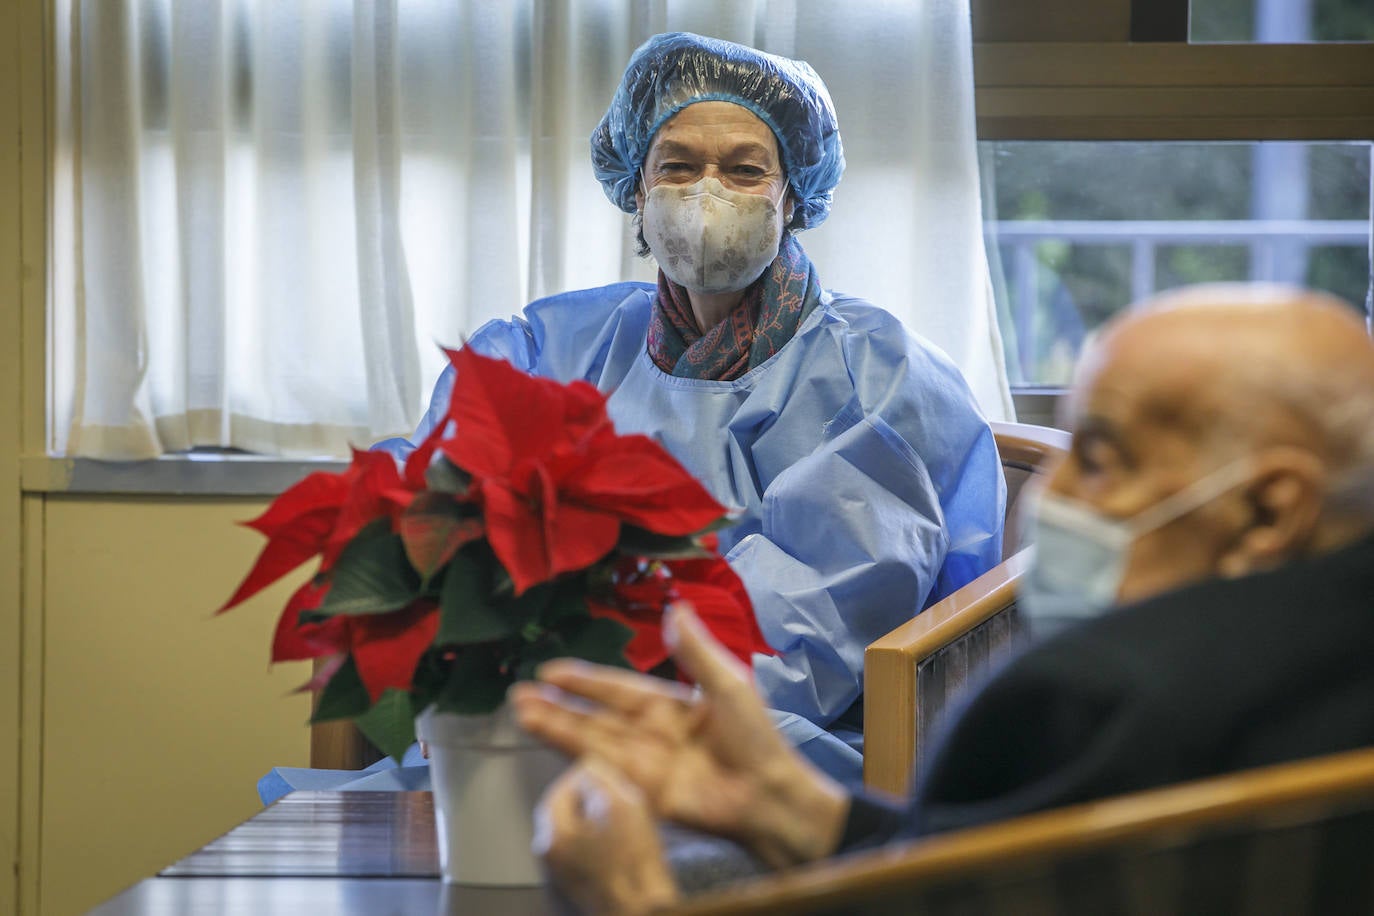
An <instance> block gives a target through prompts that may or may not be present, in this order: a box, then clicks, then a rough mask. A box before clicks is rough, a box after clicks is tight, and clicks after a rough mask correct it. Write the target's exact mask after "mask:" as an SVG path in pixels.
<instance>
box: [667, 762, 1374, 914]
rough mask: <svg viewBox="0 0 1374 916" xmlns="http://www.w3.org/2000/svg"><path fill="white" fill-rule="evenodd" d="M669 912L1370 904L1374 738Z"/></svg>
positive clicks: (1353, 908) (955, 836)
mask: <svg viewBox="0 0 1374 916" xmlns="http://www.w3.org/2000/svg"><path fill="white" fill-rule="evenodd" d="M665 912H667V913H671V914H672V916H698V914H706V913H713V914H719V916H745V914H757V916H763V914H787V916H800V914H841V913H843V914H847V916H853V914H889V913H890V914H898V913H900V914H907V913H922V914H933V916H944V914H956V913H957V914H968V913H978V914H988V916H998V914H1027V913H1037V914H1038V913H1093V914H1099V913H1123V914H1124V913H1131V914H1154V913H1227V914H1298V913H1314V914H1332V913H1371V912H1374V748H1366V749H1362V750H1358V751H1350V752H1347V753H1343V754H1333V755H1331V756H1328V757H1318V758H1312V759H1310V760H1306V761H1301V762H1298V763H1288V764H1282V765H1279V766H1273V767H1266V768H1263V769H1257V770H1249V771H1246V772H1241V773H1234V774H1230V775H1227V776H1220V777H1214V778H1211V779H1205V780H1200V781H1197V782H1191V783H1183V784H1180V785H1177V786H1170V787H1167V788H1163V789H1153V790H1150V791H1146V792H1139V793H1134V794H1131V795H1123V796H1118V797H1116V798H1111V799H1106V800H1103V801H1099V802H1092V803H1089V804H1084V805H1075V806H1073V807H1068V808H1062V809H1059V810H1055V811H1047V812H1044V813H1041V814H1034V815H1030V816H1027V817H1021V818H1016V819H1014V820H1009V821H1005V822H1002V823H1000V824H992V825H988V826H984V827H976V828H972V829H969V830H962V831H957V832H953V833H949V834H944V835H942V836H936V837H930V838H927V839H924V840H919V841H915V842H912V843H907V844H904V845H899V846H891V847H886V848H884V849H881V850H877V851H874V852H871V853H864V854H860V855H855V856H851V857H848V858H844V859H835V860H832V861H830V862H828V863H822V864H818V865H814V866H810V867H807V868H802V869H796V870H793V871H790V872H785V873H780V874H778V875H774V876H769V877H767V878H762V879H754V880H751V881H748V882H745V883H741V884H739V885H736V886H733V887H730V888H723V889H721V890H719V891H713V892H711V893H710V894H709V895H702V896H699V897H695V898H693V899H692V900H691V901H689V902H688V903H686V904H685V905H681V906H678V907H675V908H672V909H670V910H668V911H665Z"/></svg>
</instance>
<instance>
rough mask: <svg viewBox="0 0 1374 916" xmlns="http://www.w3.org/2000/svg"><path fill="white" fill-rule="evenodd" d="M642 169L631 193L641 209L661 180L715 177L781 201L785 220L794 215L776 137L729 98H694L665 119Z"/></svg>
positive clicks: (685, 181)
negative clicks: (706, 99)
mask: <svg viewBox="0 0 1374 916" xmlns="http://www.w3.org/2000/svg"><path fill="white" fill-rule="evenodd" d="M643 174H644V180H643V182H642V183H641V185H640V189H639V191H638V192H637V193H636V194H635V204H636V206H638V207H639V208H640V209H641V210H642V209H643V208H644V195H645V193H646V192H647V191H649V190H651V189H653V188H654V187H656V186H658V185H660V184H667V185H690V184H695V183H696V182H697V181H700V180H701V179H702V178H715V179H716V180H717V181H719V182H720V183H721V184H723V185H724V186H725V187H726V188H728V189H730V190H732V191H738V192H740V193H743V194H759V195H762V196H765V197H768V198H769V199H770V200H772V201H773V202H774V203H776V204H781V205H782V206H780V207H779V209H781V210H782V211H783V224H784V225H786V224H787V223H788V222H790V221H791V219H792V201H791V198H790V196H789V195H788V194H787V176H786V175H785V174H784V173H783V168H782V157H781V156H780V155H779V154H778V141H777V138H776V137H774V136H773V131H772V130H770V129H769V128H768V125H767V124H764V123H763V121H761V120H759V118H758V117H757V116H755V115H754V113H753V112H751V111H749V110H748V109H747V108H743V107H741V106H739V105H735V104H733V103H732V102H697V103H695V104H693V105H688V106H687V107H686V108H684V109H682V110H681V111H679V112H678V113H677V114H675V115H673V117H671V118H669V119H668V120H667V122H665V123H664V125H663V126H662V127H660V128H659V129H658V133H656V134H655V135H654V140H653V143H652V144H651V145H650V146H649V154H648V155H647V156H646V157H645V158H644V173H643ZM784 197H787V201H786V203H785V204H783V198H784Z"/></svg>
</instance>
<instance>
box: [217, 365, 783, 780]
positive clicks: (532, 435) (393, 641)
mask: <svg viewBox="0 0 1374 916" xmlns="http://www.w3.org/2000/svg"><path fill="white" fill-rule="evenodd" d="M447 352H448V356H449V360H450V361H451V363H452V364H453V367H454V370H455V373H456V374H455V381H454V385H453V393H452V395H451V396H450V400H449V408H448V413H447V415H446V418H445V420H444V422H442V423H440V424H438V426H437V427H436V428H435V430H434V431H433V433H431V434H430V435H429V436H428V437H427V438H425V440H424V441H423V442H421V443H420V444H419V445H418V447H417V448H416V449H415V450H414V451H413V452H411V453H410V455H409V456H408V457H407V458H406V459H405V462H404V464H400V463H399V462H398V461H397V460H396V459H394V458H393V457H392V456H391V455H390V454H387V453H384V452H370V451H355V452H354V453H353V460H352V462H351V464H350V465H349V467H348V468H347V470H345V471H343V472H342V473H329V472H317V473H314V474H310V475H309V476H307V477H306V478H304V479H303V480H301V481H300V482H299V483H297V484H296V485H295V486H293V487H291V488H290V489H288V490H286V491H285V492H284V493H282V494H281V495H280V496H279V497H277V498H276V499H275V500H274V501H273V502H272V504H271V505H270V506H269V507H268V509H267V511H266V512H264V513H263V514H262V515H261V516H259V517H258V518H256V519H254V520H253V521H251V522H247V523H246V524H247V525H248V526H249V527H251V528H253V529H255V530H257V531H258V532H260V533H261V534H262V535H264V536H265V537H266V538H267V544H266V546H265V547H264V548H263V549H262V552H261V554H260V555H259V556H258V558H257V562H256V563H255V564H254V565H253V567H252V569H251V570H250V571H249V573H248V575H247V577H246V578H245V579H244V580H243V582H242V584H240V585H239V587H238V589H237V590H236V591H235V592H234V594H233V596H232V597H231V598H230V599H229V600H228V602H226V603H225V605H224V606H223V607H222V608H220V611H225V610H228V609H229V608H231V607H234V606H235V605H237V604H239V603H241V602H243V601H244V600H246V599H247V598H249V597H251V596H253V595H255V594H257V593H258V592H259V591H261V590H262V589H263V588H265V587H267V586H268V585H270V584H272V583H273V582H276V581H277V580H278V579H280V578H281V577H282V576H284V575H286V574H287V573H289V572H291V571H292V570H294V569H296V568H297V567H299V566H300V565H301V564H303V563H306V562H307V561H310V560H312V559H315V558H318V560H319V566H318V569H317V571H316V572H315V574H314V575H313V576H312V577H311V578H310V579H309V580H308V581H307V582H306V583H305V584H304V585H302V586H301V587H300V588H299V589H297V590H296V592H295V593H294V594H293V595H292V596H291V598H290V599H289V600H288V601H287V604H286V607H285V609H284V610H283V611H282V615H281V619H280V620H279V621H278V623H277V628H276V635H275V637H274V639H273V643H272V660H273V661H274V662H279V661H292V660H300V659H310V658H324V659H327V662H326V663H325V664H324V665H322V666H321V667H320V668H319V670H318V673H317V674H316V676H315V677H314V678H313V679H312V680H311V681H310V682H309V683H308V684H306V685H305V687H304V688H302V689H310V690H316V691H319V692H320V696H319V700H318V702H317V703H316V710H315V714H314V717H313V719H312V721H315V722H319V721H327V720H331V719H340V718H351V719H353V720H354V721H355V722H356V723H357V725H358V727H359V728H360V729H361V730H362V732H363V733H364V734H365V735H367V736H368V738H370V739H371V740H372V741H373V743H375V744H376V745H377V746H378V747H379V748H381V749H382V751H383V752H385V753H387V754H389V755H391V756H393V757H397V758H399V757H400V755H401V754H402V753H403V752H404V751H405V748H406V747H407V746H409V744H410V743H411V742H412V741H413V740H414V737H415V727H414V718H415V716H416V715H418V714H419V713H420V712H421V711H423V710H424V709H425V708H427V707H429V706H430V705H434V706H435V707H436V708H437V709H438V710H440V711H443V712H455V713H462V714H469V715H475V714H481V713H487V712H491V711H494V710H495V709H496V708H497V707H498V706H499V705H500V704H501V703H502V701H503V700H504V698H505V694H506V689H507V687H509V686H510V684H511V683H512V682H514V681H516V680H519V679H523V678H529V677H531V676H532V675H533V673H534V670H535V668H536V667H537V666H538V665H539V663H541V662H543V661H545V660H547V659H550V658H555V657H558V656H574V657H579V658H583V659H588V660H590V661H596V662H601V663H603V664H610V665H622V666H627V667H634V668H636V669H639V670H641V671H659V672H665V671H666V670H667V669H669V668H670V665H669V663H668V652H667V650H666V648H665V647H664V644H663V635H662V615H663V609H664V607H665V606H666V605H667V604H668V603H669V602H671V601H673V600H677V599H685V600H688V601H690V602H691V603H692V604H694V605H695V606H696V610H697V613H698V615H699V616H700V617H701V619H702V620H703V622H704V623H705V624H706V625H707V626H708V627H709V628H710V629H711V630H712V631H713V632H714V633H715V635H716V636H717V637H718V638H719V639H720V640H721V641H722V642H723V643H724V644H725V645H726V646H727V647H729V649H730V650H731V651H732V652H734V653H735V654H736V655H737V656H739V657H740V658H741V659H743V660H745V661H746V662H748V661H749V659H750V657H751V655H752V653H754V652H765V653H771V651H772V650H771V649H770V648H769V647H768V645H767V643H766V642H765V640H764V639H763V636H762V634H761V633H760V632H759V629H758V625H757V622H756V621H755V619H754V613H753V608H752V606H751V605H750V602H749V596H748V594H747V593H746V592H745V589H744V586H743V584H742V583H741V582H740V580H739V578H738V577H737V576H736V575H735V573H734V571H733V570H731V568H730V566H729V565H728V564H727V563H726V562H725V560H724V559H723V558H721V557H720V556H719V555H718V554H717V553H716V550H715V539H714V535H712V534H710V532H711V531H712V530H714V529H715V528H717V527H719V526H720V525H721V524H725V523H727V522H728V517H727V513H726V509H725V507H723V506H721V505H720V504H719V503H717V502H716V501H715V499H713V498H712V497H711V495H710V494H709V493H708V492H707V491H706V490H705V488H704V487H702V486H701V484H700V483H699V482H697V480H696V479H694V478H693V477H692V476H691V474H689V473H688V472H687V471H686V470H685V469H683V467H682V466H681V465H680V464H678V462H677V461H676V460H675V459H674V458H673V457H672V456H671V455H670V454H668V452H666V451H665V450H664V449H663V448H662V446H660V445H659V444H658V443H656V442H654V441H653V440H652V439H649V438H648V437H645V436H640V435H620V434H617V433H616V431H615V428H614V426H613V425H612V423H611V420H610V418H609V417H608V416H607V414H606V400H605V397H604V396H603V395H602V394H601V393H600V392H599V391H597V390H596V388H594V387H593V386H591V385H589V384H586V383H585V382H573V383H571V384H567V385H564V384H560V383H558V382H554V381H550V380H548V379H543V378H538V377H534V376H530V375H527V374H525V373H523V372H520V371H519V370H517V369H515V368H514V367H512V366H511V365H509V364H508V363H506V362H503V361H501V360H497V359H491V358H488V357H484V356H481V355H480V354H478V353H476V352H474V351H472V350H470V349H467V348H464V349H462V350H457V351H447ZM668 673H671V672H670V671H669V672H668Z"/></svg>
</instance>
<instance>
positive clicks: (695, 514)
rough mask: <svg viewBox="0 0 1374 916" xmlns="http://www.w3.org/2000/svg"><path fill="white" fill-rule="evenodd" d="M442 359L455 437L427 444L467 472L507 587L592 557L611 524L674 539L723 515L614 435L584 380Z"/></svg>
mask: <svg viewBox="0 0 1374 916" xmlns="http://www.w3.org/2000/svg"><path fill="white" fill-rule="evenodd" d="M448 355H449V359H450V360H451V361H452V363H453V367H454V369H455V372H456V377H455V381H454V386H453V395H452V397H451V399H450V401H449V412H448V419H449V420H451V421H452V422H453V425H454V427H455V433H454V435H453V436H452V437H451V438H448V439H445V440H443V441H442V442H441V443H439V445H438V450H439V451H440V452H442V453H443V454H444V455H445V456H446V457H447V458H448V459H449V460H450V461H452V462H453V463H454V464H455V465H457V466H458V467H460V468H462V469H463V470H464V471H466V472H467V473H468V474H470V475H471V476H472V496H473V498H474V499H475V500H476V501H477V502H479V503H480V504H481V505H482V511H483V516H484V519H485V523H486V530H487V538H488V539H489V541H490V543H491V547H492V550H493V551H494V552H495V553H496V556H497V557H498V558H499V559H500V560H501V563H502V565H504V566H505V568H506V570H507V572H509V573H510V576H511V579H512V581H513V582H514V583H515V588H516V592H517V593H520V592H523V591H525V590H526V589H528V588H530V587H531V586H533V585H537V584H539V583H540V582H545V581H548V580H549V579H551V578H553V577H554V576H556V575H558V574H559V573H563V572H570V571H573V570H578V569H584V568H586V567H587V566H589V565H591V564H592V563H594V562H596V561H597V560H599V559H601V558H602V557H604V556H605V555H606V554H608V553H609V552H610V551H611V550H612V549H613V548H614V547H615V545H616V542H617V540H618V539H619V537H620V525H621V523H622V522H628V523H630V524H633V525H637V526H639V527H641V528H646V529H648V530H650V531H654V532H656V533H659V534H665V535H674V536H680V535H687V534H691V533H693V532H696V531H700V530H702V529H704V528H705V527H707V526H708V525H709V524H711V523H712V522H714V521H715V520H717V519H719V518H720V517H721V516H722V515H724V514H725V507H724V506H722V505H720V504H719V503H717V502H716V501H715V499H713V498H712V497H711V494H710V493H708V492H707V491H706V489H705V488H704V487H703V486H702V485H701V484H700V483H698V482H697V481H696V479H695V478H693V477H692V475H691V474H689V473H688V472H687V471H686V470H685V469H683V467H682V466H681V465H680V464H678V463H677V461H676V460H675V459H674V458H673V457H672V456H671V455H669V454H668V453H667V452H666V451H664V449H663V447H662V446H660V445H659V444H658V443H656V442H654V441H653V440H651V439H648V438H646V437H644V436H620V435H617V434H616V433H615V430H614V428H613V427H612V425H611V422H610V419H609V418H608V417H607V416H606V403H605V398H604V397H603V396H602V395H601V394H600V392H598V391H597V390H596V389H595V388H594V387H592V386H591V385H588V384H587V383H585V382H573V383H571V384H569V385H562V384H559V383H558V382H554V381H551V380H549V379H543V378H538V377H535V376H531V375H527V374H525V373H523V372H521V371H519V370H518V369H515V368H514V367H512V366H511V365H510V364H508V363H506V362H503V361H501V360H496V359H491V358H489V357H485V356H482V355H480V354H478V353H476V352H474V351H472V350H471V349H466V348H465V349H463V350H458V351H448Z"/></svg>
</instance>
